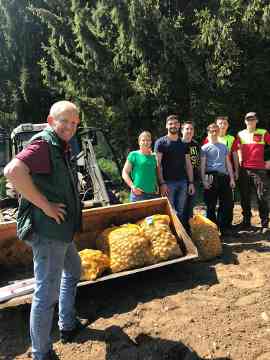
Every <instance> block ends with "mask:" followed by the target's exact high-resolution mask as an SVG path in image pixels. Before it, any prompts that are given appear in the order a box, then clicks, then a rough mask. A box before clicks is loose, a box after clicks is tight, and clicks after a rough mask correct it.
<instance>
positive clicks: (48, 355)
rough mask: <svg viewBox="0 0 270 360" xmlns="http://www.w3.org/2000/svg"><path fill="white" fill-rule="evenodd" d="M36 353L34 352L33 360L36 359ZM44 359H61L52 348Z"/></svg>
mask: <svg viewBox="0 0 270 360" xmlns="http://www.w3.org/2000/svg"><path fill="white" fill-rule="evenodd" d="M35 359H36V357H35V355H33V354H32V360H35ZM44 360H60V359H59V357H58V356H57V354H56V352H55V351H54V350H50V351H49V352H47V354H46V355H45V357H44Z"/></svg>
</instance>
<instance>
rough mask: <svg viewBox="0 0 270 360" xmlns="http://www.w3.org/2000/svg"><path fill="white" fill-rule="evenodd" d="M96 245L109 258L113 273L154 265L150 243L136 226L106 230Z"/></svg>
mask: <svg viewBox="0 0 270 360" xmlns="http://www.w3.org/2000/svg"><path fill="white" fill-rule="evenodd" d="M96 245H97V248H98V249H101V250H103V251H104V252H105V253H106V254H107V255H108V256H109V258H110V267H111V270H112V272H113V273H115V272H119V271H122V270H128V269H133V268H137V267H141V266H143V265H146V264H150V263H152V259H151V253H150V249H149V242H148V240H147V239H146V238H145V237H144V235H143V231H142V229H141V228H140V227H139V226H138V225H135V224H125V225H121V226H118V227H112V228H108V229H105V230H104V231H103V232H102V234H101V235H100V236H99V238H98V239H97V242H96Z"/></svg>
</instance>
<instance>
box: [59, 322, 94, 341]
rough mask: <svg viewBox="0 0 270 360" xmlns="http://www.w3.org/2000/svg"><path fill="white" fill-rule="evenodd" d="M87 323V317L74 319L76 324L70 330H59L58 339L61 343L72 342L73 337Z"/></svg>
mask: <svg viewBox="0 0 270 360" xmlns="http://www.w3.org/2000/svg"><path fill="white" fill-rule="evenodd" d="M88 325H89V320H88V319H80V320H79V319H76V324H75V327H74V329H72V330H60V341H61V343H62V344H66V343H70V342H72V341H73V340H74V339H75V337H76V336H77V335H78V334H79V332H81V331H82V330H83V329H84V328H86V327H87V326H88Z"/></svg>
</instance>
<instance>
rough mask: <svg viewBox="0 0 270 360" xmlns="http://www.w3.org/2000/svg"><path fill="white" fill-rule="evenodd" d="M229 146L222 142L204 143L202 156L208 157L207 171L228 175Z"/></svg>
mask: <svg viewBox="0 0 270 360" xmlns="http://www.w3.org/2000/svg"><path fill="white" fill-rule="evenodd" d="M228 153H229V152H228V149H227V146H226V145H224V144H221V143H210V142H208V143H207V144H205V145H203V146H202V148H201V156H202V157H206V158H207V164H206V169H207V171H208V172H209V171H217V172H219V173H222V174H227V175H228V170H227V167H226V156H227V155H228Z"/></svg>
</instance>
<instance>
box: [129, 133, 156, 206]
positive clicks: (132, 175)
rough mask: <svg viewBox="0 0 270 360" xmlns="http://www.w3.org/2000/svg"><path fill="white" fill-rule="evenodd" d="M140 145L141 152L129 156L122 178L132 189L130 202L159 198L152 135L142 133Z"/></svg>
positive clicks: (132, 152) (139, 140)
mask: <svg viewBox="0 0 270 360" xmlns="http://www.w3.org/2000/svg"><path fill="white" fill-rule="evenodd" d="M138 143H139V150H136V151H131V152H130V153H129V154H128V157H127V160H126V162H125V165H124V168H123V171H122V177H123V179H124V181H125V182H126V184H127V185H128V186H129V187H130V189H131V192H130V201H140V200H148V199H153V198H156V197H158V180H157V160H156V156H155V154H154V153H153V152H152V149H151V144H152V138H151V133H150V132H149V131H144V132H142V133H141V134H140V135H139V138H138Z"/></svg>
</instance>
